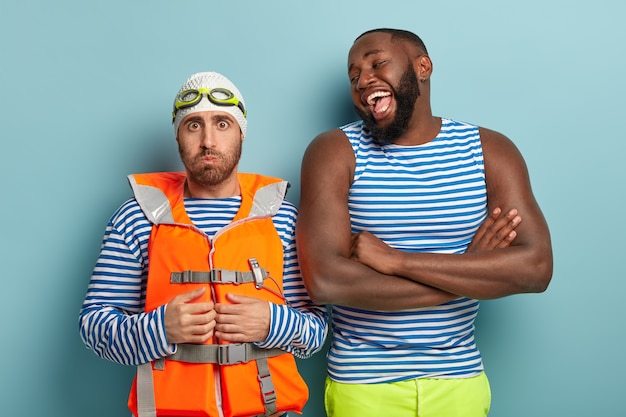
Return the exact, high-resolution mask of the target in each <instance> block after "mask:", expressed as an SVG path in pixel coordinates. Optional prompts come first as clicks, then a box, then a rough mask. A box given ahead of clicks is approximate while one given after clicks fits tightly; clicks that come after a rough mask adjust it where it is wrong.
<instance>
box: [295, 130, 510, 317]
mask: <svg viewBox="0 0 626 417" xmlns="http://www.w3.org/2000/svg"><path fill="white" fill-rule="evenodd" d="M354 166H355V159H354V153H353V151H352V148H351V147H350V144H349V142H348V140H347V139H346V137H345V135H344V133H343V132H341V131H340V130H333V131H330V132H326V133H324V134H322V135H320V136H318V137H317V138H316V139H315V140H314V141H313V142H312V143H311V144H310V146H309V148H308V149H307V151H306V153H305V155H304V159H303V164H302V177H301V186H302V192H301V200H300V211H299V216H298V223H297V239H298V242H299V243H298V254H299V258H300V265H301V268H302V274H303V278H304V282H305V284H306V287H307V290H308V292H309V294H310V295H311V297H312V298H313V300H315V301H316V302H317V303H320V304H340V305H345V306H352V307H357V308H366V309H377V310H398V309H405V308H417V307H425V306H433V305H438V304H441V303H444V302H446V301H449V300H451V299H454V298H457V295H455V294H452V293H450V292H447V291H444V290H440V289H437V288H434V287H432V286H430V285H428V284H423V283H419V282H416V281H411V280H409V279H405V278H403V277H400V276H393V275H394V274H383V273H380V272H377V271H376V270H374V269H372V268H370V267H368V266H366V265H364V264H363V263H362V262H359V261H357V260H355V259H353V258H352V243H353V241H352V233H351V227H350V215H349V212H348V192H349V189H350V185H351V183H352V179H353V177H354ZM514 217H515V216H513V217H507V216H505V215H504V214H503V215H502V216H500V215H499V212H498V211H495V216H493V217H490V218H489V219H488V221H486V222H485V227H484V228H482V227H481V231H482V233H481V236H479V238H480V239H479V241H477V242H474V243H473V245H474V246H473V247H472V248H473V250H474V251H481V250H490V249H494V248H495V247H500V246H508V245H509V244H510V243H511V241H512V240H513V239H515V237H516V235H515V231H514V230H513V229H514V228H515V227H516V223H515V222H513V221H512V219H513V218H514ZM496 219H497V221H496Z"/></svg>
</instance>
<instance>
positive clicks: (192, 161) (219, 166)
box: [178, 141, 242, 186]
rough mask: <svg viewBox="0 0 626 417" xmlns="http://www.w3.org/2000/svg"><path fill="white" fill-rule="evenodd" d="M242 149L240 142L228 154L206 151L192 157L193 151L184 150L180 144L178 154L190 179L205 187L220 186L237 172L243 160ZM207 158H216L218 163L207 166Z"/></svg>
mask: <svg viewBox="0 0 626 417" xmlns="http://www.w3.org/2000/svg"><path fill="white" fill-rule="evenodd" d="M241 148H242V145H241V141H239V142H237V145H236V146H235V147H233V148H232V149H230V150H229V152H226V153H223V152H218V151H215V150H211V149H204V150H203V151H202V152H200V153H198V154H196V155H192V153H191V151H189V150H188V149H185V148H183V147H182V146H181V144H180V143H179V144H178V152H179V153H180V158H181V160H182V161H183V165H185V168H186V170H187V175H188V176H189V179H190V180H191V181H194V182H196V183H198V184H202V185H204V186H216V185H219V184H221V183H222V182H223V181H224V180H226V179H227V178H228V177H229V176H230V175H232V174H233V172H234V171H236V169H237V164H239V159H240V158H241ZM207 156H211V157H213V158H216V159H217V161H216V162H214V163H212V164H208V165H207V163H206V162H203V161H202V159H203V158H205V157H207Z"/></svg>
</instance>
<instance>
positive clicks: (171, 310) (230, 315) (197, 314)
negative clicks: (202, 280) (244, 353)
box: [165, 287, 270, 344]
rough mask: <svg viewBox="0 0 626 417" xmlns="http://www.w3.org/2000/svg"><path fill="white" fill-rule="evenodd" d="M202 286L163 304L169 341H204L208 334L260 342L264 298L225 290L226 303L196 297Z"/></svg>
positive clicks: (265, 329) (266, 315) (266, 322)
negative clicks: (206, 300) (164, 305)
mask: <svg viewBox="0 0 626 417" xmlns="http://www.w3.org/2000/svg"><path fill="white" fill-rule="evenodd" d="M205 291H206V288H205V287H202V288H198V289H195V290H192V291H189V292H186V293H183V294H179V295H177V296H176V297H174V298H172V300H171V301H170V302H169V303H168V304H167V306H166V308H165V332H166V334H167V340H168V342H169V343H196V344H199V343H204V342H206V341H207V340H209V339H210V338H211V337H212V336H215V337H217V338H218V339H221V340H225V341H228V342H235V343H241V342H262V341H264V340H265V339H267V336H268V334H269V328H270V307H269V303H268V302H267V301H265V300H260V299H258V298H254V297H246V296H242V295H235V294H227V295H226V298H227V300H228V302H229V304H224V303H213V302H212V301H209V302H204V301H198V298H200V297H201V296H202V295H203V294H204V292H205Z"/></svg>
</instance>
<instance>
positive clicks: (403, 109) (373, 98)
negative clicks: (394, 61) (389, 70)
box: [354, 68, 420, 144]
mask: <svg viewBox="0 0 626 417" xmlns="http://www.w3.org/2000/svg"><path fill="white" fill-rule="evenodd" d="M391 91H392V92H393V93H392V94H393V95H392V94H391V93H385V95H380V92H377V93H373V94H371V95H370V96H369V97H368V99H367V103H368V104H369V108H368V110H363V109H362V108H361V107H360V106H357V105H355V106H354V108H355V110H356V112H357V114H358V115H359V116H360V117H361V119H363V121H364V122H365V126H366V127H367V128H368V129H369V131H370V132H371V133H372V137H373V139H374V141H375V142H377V143H379V144H385V143H394V142H395V141H396V140H398V138H400V136H402V135H403V134H404V133H405V132H406V131H407V129H408V128H409V122H410V121H411V116H412V115H413V110H414V109H415V100H417V97H419V95H420V90H419V83H418V82H417V77H416V76H415V72H413V70H412V69H410V68H409V69H407V70H406V71H405V72H404V74H403V75H402V78H401V79H400V83H399V85H398V87H397V88H395V89H394V88H393V87H391ZM391 97H394V98H395V100H396V112H395V116H394V117H393V119H392V120H391V121H390V122H389V123H388V124H386V125H383V124H380V123H378V121H377V118H376V116H377V115H379V114H381V113H384V112H386V111H387V110H388V108H389V106H390V102H391ZM370 103H371V104H370Z"/></svg>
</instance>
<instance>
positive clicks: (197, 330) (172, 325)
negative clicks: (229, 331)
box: [165, 287, 216, 344]
mask: <svg viewBox="0 0 626 417" xmlns="http://www.w3.org/2000/svg"><path fill="white" fill-rule="evenodd" d="M205 291H206V288H204V287H203V288H198V289H196V290H193V291H189V292H186V293H183V294H179V295H177V296H176V297H174V298H172V300H171V301H170V302H169V303H168V304H167V307H166V308H165V333H166V335H167V340H168V342H169V343H196V344H198V343H204V342H206V341H207V340H208V339H209V338H210V337H211V336H213V330H214V328H215V316H216V313H215V310H214V304H213V303H212V302H194V300H196V299H198V298H199V297H200V296H202V294H204V292H205Z"/></svg>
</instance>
